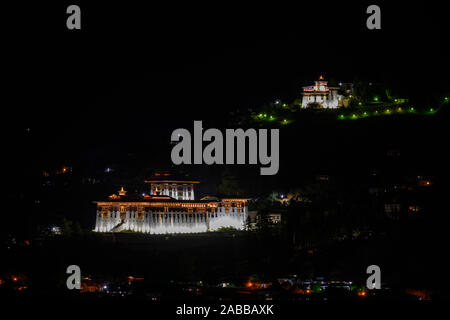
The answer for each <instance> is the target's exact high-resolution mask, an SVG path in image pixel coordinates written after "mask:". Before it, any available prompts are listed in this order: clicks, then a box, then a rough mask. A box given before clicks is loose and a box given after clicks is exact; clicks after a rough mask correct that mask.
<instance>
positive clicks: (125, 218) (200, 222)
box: [95, 174, 248, 234]
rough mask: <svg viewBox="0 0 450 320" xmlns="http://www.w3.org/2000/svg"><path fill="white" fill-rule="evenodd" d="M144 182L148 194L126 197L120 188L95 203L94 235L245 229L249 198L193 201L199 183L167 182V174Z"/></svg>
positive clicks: (168, 179)
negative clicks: (225, 228)
mask: <svg viewBox="0 0 450 320" xmlns="http://www.w3.org/2000/svg"><path fill="white" fill-rule="evenodd" d="M157 176H159V177H157V178H155V179H153V180H148V181H145V182H146V183H149V184H150V194H149V195H145V194H143V195H135V196H131V195H127V192H126V191H125V190H124V189H123V188H122V189H121V190H120V191H119V192H118V194H113V195H111V196H109V197H108V199H106V200H103V201H96V202H95V203H96V204H97V217H96V224H95V231H96V232H120V231H123V230H129V231H135V232H143V233H150V234H166V233H197V232H207V231H214V230H217V229H219V228H222V227H233V228H236V229H239V230H242V229H244V224H245V221H246V219H247V216H248V207H247V201H248V199H244V198H227V199H218V198H215V197H205V198H203V199H201V200H195V198H194V185H196V184H197V183H199V182H198V181H190V180H170V178H167V176H169V175H168V174H165V175H162V176H161V175H159V174H158V175H157Z"/></svg>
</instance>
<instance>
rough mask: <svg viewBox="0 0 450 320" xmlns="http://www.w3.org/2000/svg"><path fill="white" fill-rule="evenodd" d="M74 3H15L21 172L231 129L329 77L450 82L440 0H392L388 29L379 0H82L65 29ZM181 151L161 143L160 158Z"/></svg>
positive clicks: (11, 150)
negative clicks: (206, 1) (164, 0)
mask: <svg viewBox="0 0 450 320" xmlns="http://www.w3.org/2000/svg"><path fill="white" fill-rule="evenodd" d="M69 4H72V3H68V2H64V3H58V4H47V3H39V4H36V3H34V4H28V5H25V4H24V3H21V4H17V5H14V6H12V7H9V6H8V8H7V9H5V10H4V16H3V17H2V22H3V23H4V24H5V25H6V26H7V27H8V28H7V29H5V28H3V34H4V36H5V37H4V38H3V40H2V41H3V53H6V55H5V56H4V57H3V62H4V64H3V68H2V74H3V78H4V79H5V80H6V81H5V82H4V83H3V90H2V92H3V94H2V100H3V104H2V105H3V112H4V118H3V119H4V122H3V124H2V131H4V134H3V137H4V139H3V140H4V143H5V144H6V150H7V153H8V155H9V156H8V160H9V165H10V166H13V167H14V168H16V170H18V169H19V168H23V166H25V167H36V168H39V169H41V168H45V167H52V166H60V165H62V164H65V163H69V164H73V163H77V161H84V162H83V163H85V164H86V163H89V164H92V163H95V162H96V160H98V159H101V160H99V162H101V163H105V161H106V160H105V159H108V158H110V157H111V156H112V157H115V155H117V154H127V153H129V152H136V151H138V152H141V151H144V150H146V151H149V150H151V152H154V150H160V148H162V147H164V146H167V144H168V141H169V139H170V133H171V132H172V130H173V129H175V128H176V127H184V128H188V129H191V128H192V123H193V120H203V122H204V127H214V126H217V127H224V122H223V121H224V119H227V123H229V122H230V112H232V111H234V110H237V109H239V110H245V109H247V108H257V107H258V106H260V105H262V104H264V103H267V102H268V101H273V99H275V98H281V99H284V100H287V101H292V100H293V99H295V98H297V97H299V96H300V89H301V86H302V85H309V84H311V83H312V81H313V80H315V79H316V78H317V77H318V75H319V74H324V75H325V76H326V77H327V78H330V79H331V78H332V79H336V80H342V81H354V80H355V79H362V80H367V81H374V82H383V83H386V84H388V85H393V86H395V87H396V88H397V89H398V90H400V91H401V92H405V94H406V95H409V96H412V97H414V96H415V95H416V96H417V95H419V96H422V94H421V93H422V92H431V91H439V90H441V91H442V90H445V89H446V86H447V87H448V74H449V73H448V71H449V64H448V51H447V50H446V48H445V45H446V42H448V22H446V21H447V20H446V13H445V11H444V10H443V9H442V8H440V6H441V5H438V4H430V2H429V1H427V2H423V3H417V2H405V3H402V4H399V5H397V6H393V5H392V4H389V5H388V4H382V3H379V5H380V6H381V10H382V30H375V31H370V30H368V29H367V28H366V26H365V21H366V18H367V14H366V13H365V10H366V8H367V6H368V5H369V4H372V3H369V2H367V3H361V4H341V3H337V2H333V3H331V4H326V5H325V4H322V3H321V4H314V3H312V4H308V5H304V4H300V5H297V6H275V5H273V4H271V5H261V4H258V5H253V6H251V7H244V6H242V5H231V4H229V3H225V2H223V3H219V4H217V5H215V6H212V5H207V6H203V5H202V6H200V5H198V6H195V5H192V4H190V5H184V6H179V5H175V4H172V3H171V4H167V5H165V6H161V7H160V6H158V7H157V6H153V5H147V6H146V7H143V6H142V4H138V3H130V2H119V3H114V4H111V3H110V2H105V3H103V4H96V5H93V4H92V3H88V2H87V1H78V2H77V4H79V5H80V7H81V11H82V30H81V31H70V30H67V29H66V25H65V22H66V17H67V15H66V14H65V9H66V7H67V6H68V5H69ZM7 30H8V31H7ZM430 90H431V91H430ZM28 129H29V130H28ZM312 139H313V138H312ZM168 157H169V154H167V153H163V154H160V153H159V154H158V153H156V154H155V155H154V157H153V159H149V165H155V166H156V165H162V164H163V163H165V162H167V160H168V159H169V158H168ZM80 159H81V160H80ZM9 172H15V170H11V171H9ZM13 176H14V174H12V177H13Z"/></svg>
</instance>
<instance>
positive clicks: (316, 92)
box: [302, 76, 343, 109]
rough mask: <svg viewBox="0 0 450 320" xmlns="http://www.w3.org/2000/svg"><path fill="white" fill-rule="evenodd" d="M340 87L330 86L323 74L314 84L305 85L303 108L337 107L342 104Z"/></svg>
mask: <svg viewBox="0 0 450 320" xmlns="http://www.w3.org/2000/svg"><path fill="white" fill-rule="evenodd" d="M338 90H339V88H338V87H329V86H328V81H325V80H324V78H323V76H320V77H319V80H318V81H315V84H314V85H313V86H307V87H303V92H302V108H308V107H312V106H316V107H320V108H324V109H336V108H339V107H341V106H342V98H343V97H342V96H341V95H339V94H338Z"/></svg>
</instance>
